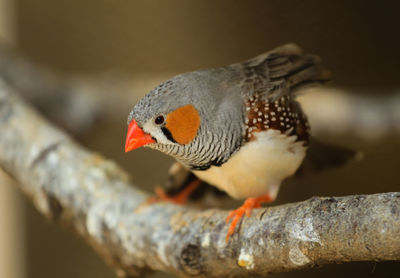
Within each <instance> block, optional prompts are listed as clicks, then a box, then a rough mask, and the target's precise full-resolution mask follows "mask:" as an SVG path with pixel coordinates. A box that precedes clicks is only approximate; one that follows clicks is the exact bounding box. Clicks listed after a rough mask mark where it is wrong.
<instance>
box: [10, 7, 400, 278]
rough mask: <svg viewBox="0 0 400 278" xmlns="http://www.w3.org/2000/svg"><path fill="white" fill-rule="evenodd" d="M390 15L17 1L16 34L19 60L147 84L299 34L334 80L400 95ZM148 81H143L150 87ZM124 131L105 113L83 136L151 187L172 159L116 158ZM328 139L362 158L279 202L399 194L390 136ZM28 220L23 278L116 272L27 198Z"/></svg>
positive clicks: (353, 273)
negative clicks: (116, 74)
mask: <svg viewBox="0 0 400 278" xmlns="http://www.w3.org/2000/svg"><path fill="white" fill-rule="evenodd" d="M399 11H400V5H398V4H397V1H309V0H307V1H297V0H292V1H288V0H276V1H271V0H270V1H184V0H181V1H178V0H174V1H133V0H131V1H128V0H81V1H77V0H75V1H74V0H57V1H54V0H35V1H32V0H16V1H15V12H16V23H17V24H16V26H17V29H16V41H17V45H18V47H19V48H20V50H21V52H23V53H24V54H25V55H26V56H27V57H29V58H30V59H32V60H33V61H35V62H37V63H40V64H42V65H45V66H46V67H48V68H50V69H53V70H55V71H57V72H59V73H62V74H66V75H70V74H73V75H80V74H90V73H96V72H102V71H109V70H117V71H121V72H125V73H127V74H128V75H132V76H147V77H150V78H149V80H152V79H151V77H152V76H158V75H166V76H170V75H172V74H174V73H178V72H182V71H189V70H195V69H198V68H206V67H213V66H218V65H225V64H229V63H232V62H236V61H240V60H243V59H246V58H249V57H252V56H255V55H257V54H259V53H262V52H264V51H266V50H269V49H270V48H272V47H275V46H277V45H279V44H282V43H285V42H296V43H298V44H300V45H301V46H302V47H303V48H304V49H305V50H306V51H307V52H312V53H317V54H319V55H320V56H321V57H322V58H323V60H324V64H325V65H326V66H327V67H328V68H330V69H331V70H332V71H333V73H334V75H335V81H336V85H338V86H340V87H343V88H348V89H351V90H352V91H353V92H354V93H357V94H363V93H366V92H368V93H374V94H379V95H384V94H394V93H396V92H399V83H400V82H399V70H398V68H399V64H400V39H399V37H400V32H399V30H400V29H399V28H400V23H399ZM155 85H157V84H156V82H155V81H148V85H147V86H148V88H151V87H152V86H155ZM134 93H137V94H139V95H143V94H144V93H146V92H145V91H143V92H134ZM110 94H112V92H110ZM132 105H133V103H132ZM128 112H129V111H126V114H128ZM125 128H126V127H125V119H124V118H121V121H118V122H110V121H107V120H106V121H103V122H102V123H101V125H99V126H97V127H96V128H95V129H94V130H93V131H92V132H91V134H89V135H88V136H87V137H84V138H80V141H81V142H83V143H84V144H85V145H86V146H88V147H90V148H92V149H94V150H96V151H99V152H101V153H103V154H105V155H106V156H107V157H110V158H112V159H114V160H116V161H118V162H119V163H121V164H122V165H123V166H124V167H125V168H126V169H127V170H128V171H129V172H130V173H132V176H133V179H134V181H135V182H136V183H138V184H141V185H144V186H147V187H151V186H153V185H154V184H155V183H157V182H160V181H161V180H162V179H163V178H164V177H165V171H166V169H167V168H168V164H169V163H170V159H168V158H166V157H165V156H163V155H161V154H158V153H156V152H153V151H150V150H139V151H137V152H136V153H135V154H133V153H132V154H130V155H129V156H126V155H124V154H123V153H122V152H121V145H122V144H123V141H124V136H125V134H124V133H125ZM371 132H373V131H371ZM328 139H329V140H330V141H337V142H339V143H340V144H343V145H347V146H351V147H357V148H359V149H362V150H363V151H364V153H365V159H364V161H362V162H361V163H359V164H357V165H350V166H348V167H346V168H342V169H338V170H334V171H329V172H327V173H325V174H323V175H317V176H313V177H309V178H307V179H306V180H304V179H303V180H300V181H289V182H287V185H285V186H283V188H282V191H281V193H280V195H279V198H278V201H277V202H278V203H282V202H292V201H298V200H304V199H306V198H309V197H311V196H313V195H324V196H328V195H337V196H338V195H347V194H357V193H373V192H384V191H396V190H397V191H399V188H400V183H399V178H398V169H399V162H400V160H399V157H398V155H399V154H400V144H399V137H398V136H395V135H393V136H388V137H386V138H382V139H380V140H379V141H374V142H363V141H360V139H359V138H350V137H345V138H328ZM139 165H141V166H140V167H141V168H139ZM150 173H151V175H150ZM26 221H27V223H26V235H27V240H26V242H27V246H26V247H27V249H26V250H27V255H26V256H27V258H26V260H27V269H26V271H27V277H32V278H36V277H41V278H42V277H60V278H61V277H115V276H114V273H113V272H112V271H111V270H110V269H109V268H108V267H107V266H105V265H104V263H103V262H102V260H101V259H100V258H98V257H97V255H95V254H94V252H93V251H92V250H91V249H90V248H89V247H87V246H86V244H85V243H83V241H82V240H80V239H77V238H76V237H75V236H74V235H73V234H72V233H70V231H68V230H64V229H62V228H60V227H58V226H56V225H54V224H52V223H49V222H47V221H46V220H44V219H43V218H42V217H41V216H39V215H38V213H37V212H36V211H35V210H34V209H32V207H31V205H27V212H26ZM399 273H400V265H399V264H398V263H373V262H367V263H353V264H344V265H332V266H324V267H322V268H316V269H312V270H305V271H299V272H292V273H283V274H279V275H276V276H272V277H323V276H325V277H338V276H342V277H390V276H392V277H399Z"/></svg>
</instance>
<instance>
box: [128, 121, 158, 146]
mask: <svg viewBox="0 0 400 278" xmlns="http://www.w3.org/2000/svg"><path fill="white" fill-rule="evenodd" d="M155 142H156V141H155V140H154V139H153V138H152V137H151V136H150V135H149V134H147V133H144V131H143V130H142V129H141V128H140V127H139V126H138V124H137V123H136V121H135V120H132V122H131V123H130V124H129V127H128V134H127V135H126V142H125V152H130V151H131V150H134V149H137V148H139V147H142V146H144V145H147V144H151V143H155Z"/></svg>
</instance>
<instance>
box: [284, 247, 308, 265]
mask: <svg viewBox="0 0 400 278" xmlns="http://www.w3.org/2000/svg"><path fill="white" fill-rule="evenodd" d="M289 259H290V261H291V262H292V263H293V264H295V265H305V264H308V263H310V262H311V260H310V259H309V258H308V257H307V256H306V255H304V253H303V252H301V250H300V249H299V247H298V246H295V247H294V248H292V249H290V251H289Z"/></svg>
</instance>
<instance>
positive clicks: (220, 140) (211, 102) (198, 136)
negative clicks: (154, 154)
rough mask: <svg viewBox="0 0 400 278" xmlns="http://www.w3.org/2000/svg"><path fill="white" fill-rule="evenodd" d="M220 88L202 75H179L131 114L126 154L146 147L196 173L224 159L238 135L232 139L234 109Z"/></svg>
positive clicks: (153, 93)
mask: <svg viewBox="0 0 400 278" xmlns="http://www.w3.org/2000/svg"><path fill="white" fill-rule="evenodd" d="M206 76H210V74H207V75H206ZM218 86H219V85H218V84H217V82H215V80H213V79H212V78H211V79H210V78H208V79H206V78H205V77H204V75H203V73H199V72H197V73H188V74H183V75H178V76H176V77H175V78H173V79H171V80H170V81H167V82H165V83H163V84H161V85H159V86H158V87H156V88H155V89H153V90H152V91H151V92H150V93H148V94H147V95H146V96H144V97H143V98H142V99H141V100H140V101H139V102H138V103H137V104H136V105H135V106H134V107H133V109H132V111H131V112H130V114H129V117H128V133H127V137H126V143H125V151H126V152H129V151H131V150H134V149H136V148H139V147H142V146H147V147H150V148H154V149H157V150H160V151H162V152H164V153H166V154H169V155H171V156H173V157H175V158H176V159H178V160H179V161H181V162H182V163H183V164H184V165H186V166H187V167H189V168H192V169H195V168H197V169H202V168H207V167H209V166H210V165H216V164H218V163H219V162H221V161H222V160H225V159H226V157H227V156H228V154H227V153H229V154H230V153H231V152H232V150H231V149H232V148H233V147H232V142H236V141H237V140H236V141H235V140H233V139H232V138H230V137H229V136H233V135H235V133H233V132H231V134H227V133H229V132H230V130H229V129H230V128H232V126H234V125H232V123H231V121H229V120H230V119H229V115H230V114H229V113H230V111H231V110H233V111H234V109H232V107H231V106H230V105H229V107H230V110H229V111H226V108H225V107H224V101H223V100H222V97H223V96H222V95H221V94H220V93H218V92H219V91H221V90H220V88H219V87H218ZM216 91H218V92H216ZM230 99H232V98H230ZM237 114H238V113H237ZM234 122H239V121H234ZM227 125H229V127H228V126H227ZM238 130H239V133H240V128H238ZM234 139H237V138H234ZM221 163H222V162H221Z"/></svg>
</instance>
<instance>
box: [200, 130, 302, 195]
mask: <svg viewBox="0 0 400 278" xmlns="http://www.w3.org/2000/svg"><path fill="white" fill-rule="evenodd" d="M255 136H256V139H255V140H253V141H251V142H248V143H246V144H245V145H244V146H242V147H241V148H240V150H239V151H238V152H236V153H235V154H234V155H232V157H231V158H230V159H229V160H228V161H227V162H226V163H224V164H223V165H222V166H219V167H217V166H211V167H210V168H209V169H208V170H205V171H193V173H194V174H195V175H196V176H198V177H199V178H200V179H202V180H204V181H206V182H208V183H209V184H212V185H214V186H216V187H218V188H219V189H221V190H224V191H225V192H227V193H228V194H229V195H230V196H231V197H233V198H235V199H245V198H249V197H258V196H261V195H265V194H270V195H271V197H272V198H273V199H275V197H276V195H277V194H278V190H279V186H280V184H281V182H282V180H283V179H285V178H286V177H288V176H291V175H293V174H294V173H295V172H296V170H297V169H298V168H299V166H300V164H301V162H302V161H303V159H304V156H305V154H306V149H307V148H306V147H305V146H303V143H302V142H296V139H297V137H296V136H290V137H289V136H287V135H286V134H282V133H280V131H278V130H267V131H262V132H259V133H256V134H255Z"/></svg>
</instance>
